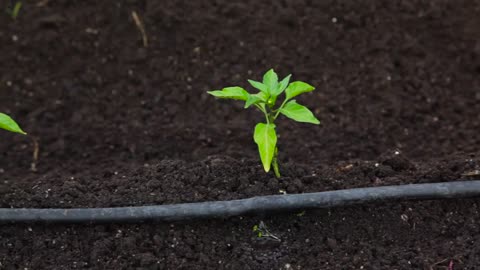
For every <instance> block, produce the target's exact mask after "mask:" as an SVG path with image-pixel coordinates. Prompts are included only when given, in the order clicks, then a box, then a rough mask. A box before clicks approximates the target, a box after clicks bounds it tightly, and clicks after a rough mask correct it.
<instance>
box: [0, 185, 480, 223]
mask: <svg viewBox="0 0 480 270" xmlns="http://www.w3.org/2000/svg"><path fill="white" fill-rule="evenodd" d="M477 196H480V180H475V181H473V180H472V181H455V182H443V183H431V184H409V185H399V186H383V187H367V188H354V189H344V190H336V191H325V192H316V193H303V194H288V195H269V196H260V197H252V198H248V199H241V200H232V201H212V202H199V203H182V204H171V205H152V206H132V207H114V208H65V209H58V208H57V209H53V208H45V209H35V208H0V223H12V222H14V223H15V222H49V223H117V222H142V221H149V220H155V221H178V220H190V219H200V218H226V217H231V216H238V215H249V214H268V213H271V212H278V211H292V210H300V209H316V208H330V207H336V206H346V205H353V204H364V203H378V202H386V201H400V200H431V199H453V198H471V197H477Z"/></svg>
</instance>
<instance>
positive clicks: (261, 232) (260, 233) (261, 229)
mask: <svg viewBox="0 0 480 270" xmlns="http://www.w3.org/2000/svg"><path fill="white" fill-rule="evenodd" d="M253 232H254V233H255V234H256V235H257V237H258V238H270V239H273V240H275V241H281V240H280V238H278V236H276V235H274V234H273V233H271V232H270V231H269V230H268V228H267V225H265V223H264V222H263V221H260V223H259V224H258V225H254V226H253Z"/></svg>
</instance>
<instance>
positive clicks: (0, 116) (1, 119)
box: [0, 113, 27, 135]
mask: <svg viewBox="0 0 480 270" xmlns="http://www.w3.org/2000/svg"><path fill="white" fill-rule="evenodd" d="M0 129H4V130H7V131H10V132H15V133H20V134H23V135H27V133H26V132H25V131H23V130H22V129H21V128H20V127H19V126H18V124H17V122H15V121H14V120H13V119H12V118H11V117H10V116H8V115H6V114H4V113H0Z"/></svg>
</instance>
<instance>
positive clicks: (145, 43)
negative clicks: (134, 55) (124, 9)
mask: <svg viewBox="0 0 480 270" xmlns="http://www.w3.org/2000/svg"><path fill="white" fill-rule="evenodd" d="M132 18H133V21H134V22H135V25H136V26H137V28H138V30H139V31H140V33H141V34H142V40H143V46H144V47H145V48H146V47H148V37H147V33H146V31H145V27H144V26H143V23H142V21H141V20H140V17H139V16H138V14H137V12H135V11H132Z"/></svg>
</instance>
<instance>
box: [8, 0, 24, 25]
mask: <svg viewBox="0 0 480 270" xmlns="http://www.w3.org/2000/svg"><path fill="white" fill-rule="evenodd" d="M21 8H22V2H21V1H17V2H15V4H14V5H13V8H8V9H7V13H8V14H10V17H12V19H14V20H16V19H17V17H18V13H19V12H20V9H21Z"/></svg>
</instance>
